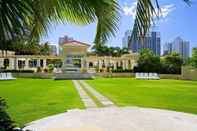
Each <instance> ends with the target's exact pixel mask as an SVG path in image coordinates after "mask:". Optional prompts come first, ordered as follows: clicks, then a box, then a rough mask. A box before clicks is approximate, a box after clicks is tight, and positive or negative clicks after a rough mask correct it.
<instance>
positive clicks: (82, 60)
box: [81, 58, 84, 69]
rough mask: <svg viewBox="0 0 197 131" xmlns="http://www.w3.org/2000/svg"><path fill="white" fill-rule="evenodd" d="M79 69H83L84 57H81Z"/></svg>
mask: <svg viewBox="0 0 197 131" xmlns="http://www.w3.org/2000/svg"><path fill="white" fill-rule="evenodd" d="M81 69H84V59H83V58H81Z"/></svg>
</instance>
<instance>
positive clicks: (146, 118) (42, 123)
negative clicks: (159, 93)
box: [25, 107, 197, 131]
mask: <svg viewBox="0 0 197 131" xmlns="http://www.w3.org/2000/svg"><path fill="white" fill-rule="evenodd" d="M25 129H29V130H32V131H197V116H196V115H192V114H186V113H179V112H174V111H167V110H159V109H148V108H138V107H125V108H118V107H108V108H92V109H86V110H70V111H68V112H67V113H63V114H59V115H56V116H51V117H48V118H45V119H41V120H38V121H35V122H32V123H30V125H29V126H27V127H26V128H25Z"/></svg>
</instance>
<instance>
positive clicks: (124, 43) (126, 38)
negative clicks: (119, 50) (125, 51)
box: [122, 30, 132, 48]
mask: <svg viewBox="0 0 197 131" xmlns="http://www.w3.org/2000/svg"><path fill="white" fill-rule="evenodd" d="M131 34H132V31H131V30H127V31H126V32H125V34H124V37H123V39H122V47H123V48H128V43H129V39H130V37H131Z"/></svg>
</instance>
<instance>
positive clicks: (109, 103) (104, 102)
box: [79, 80, 115, 107]
mask: <svg viewBox="0 0 197 131" xmlns="http://www.w3.org/2000/svg"><path fill="white" fill-rule="evenodd" d="M79 82H80V84H81V85H82V86H83V87H84V88H86V90H88V91H89V92H90V93H91V94H92V95H94V96H95V97H96V98H97V100H99V101H100V103H102V105H104V107H115V104H114V103H113V102H112V101H110V100H109V99H108V98H107V97H105V96H103V95H101V94H100V93H98V92H97V91H96V90H95V89H94V88H93V87H91V86H90V85H89V84H87V83H86V82H85V81H83V80H80V81H79Z"/></svg>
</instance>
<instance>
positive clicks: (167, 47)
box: [163, 42, 172, 56]
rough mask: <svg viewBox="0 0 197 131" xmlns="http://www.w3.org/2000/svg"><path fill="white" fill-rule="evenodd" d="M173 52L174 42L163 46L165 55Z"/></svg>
mask: <svg viewBox="0 0 197 131" xmlns="http://www.w3.org/2000/svg"><path fill="white" fill-rule="evenodd" d="M171 52H172V43H170V42H168V43H165V44H164V46H163V55H164V56H165V55H168V54H170V53H171Z"/></svg>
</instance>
